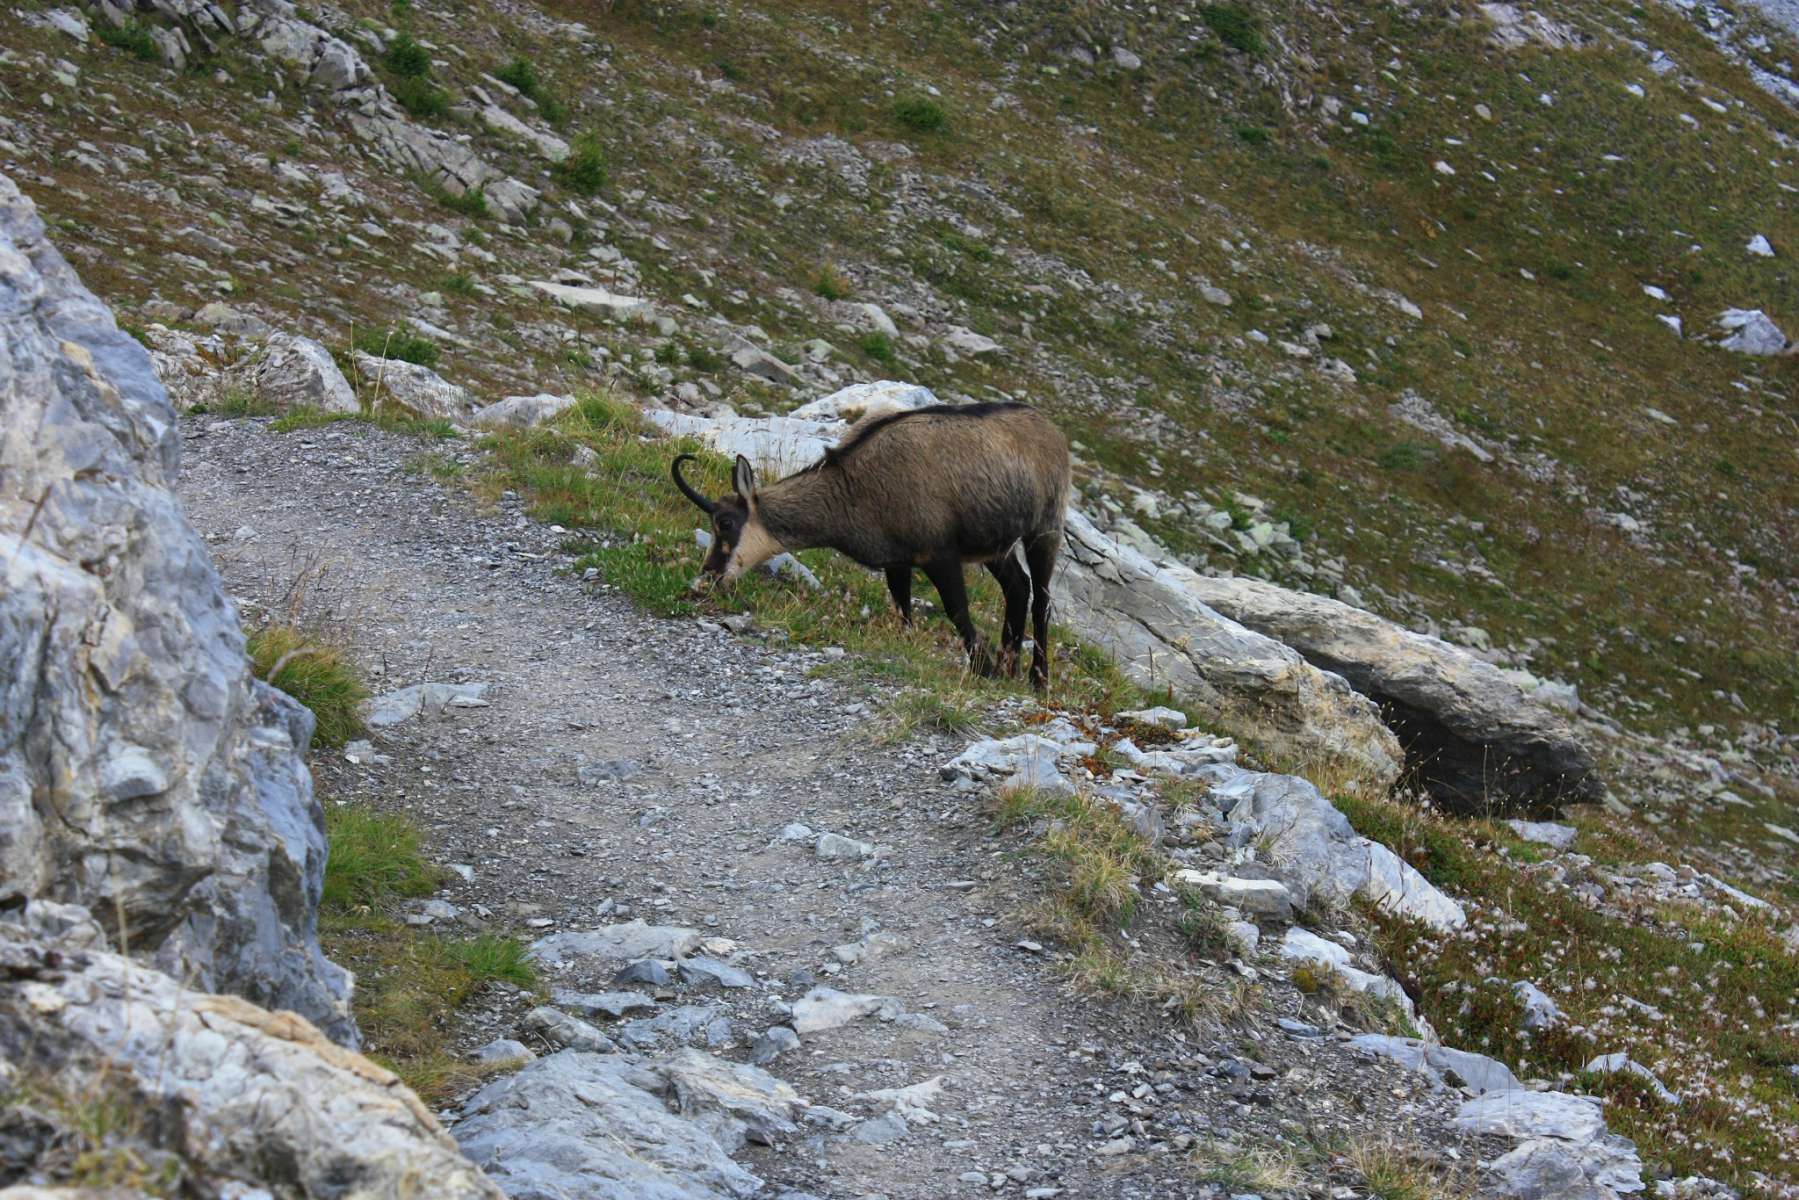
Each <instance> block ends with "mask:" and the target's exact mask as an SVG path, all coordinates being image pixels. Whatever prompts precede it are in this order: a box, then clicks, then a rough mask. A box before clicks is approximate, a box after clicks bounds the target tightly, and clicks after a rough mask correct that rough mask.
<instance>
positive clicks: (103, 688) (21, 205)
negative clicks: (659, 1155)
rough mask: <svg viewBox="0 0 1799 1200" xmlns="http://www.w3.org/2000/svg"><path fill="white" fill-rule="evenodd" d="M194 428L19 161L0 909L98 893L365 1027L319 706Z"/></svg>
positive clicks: (168, 951)
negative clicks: (247, 653)
mask: <svg viewBox="0 0 1799 1200" xmlns="http://www.w3.org/2000/svg"><path fill="white" fill-rule="evenodd" d="M180 445H181V443H180V436H179V432H178V430H177V428H176V424H175V414H174V410H173V409H172V408H171V407H170V404H169V400H168V396H167V395H166V394H165V393H164V391H163V388H162V385H161V384H160V383H159V382H158V381H157V379H156V375H155V373H154V372H153V371H152V369H151V364H150V359H149V356H148V355H147V354H146V353H145V352H144V349H143V347H142V346H140V345H139V344H138V343H137V342H136V341H134V340H133V339H132V338H130V337H129V336H127V335H126V334H124V333H122V332H120V331H119V329H118V328H117V327H116V325H115V324H114V322H113V319H112V315H111V314H110V313H109V312H107V310H106V307H105V306H104V305H103V304H101V303H100V302H99V301H98V300H97V299H95V298H94V296H93V295H92V294H91V293H90V292H88V291H87V289H86V288H84V287H82V285H81V283H80V281H79V280H78V279H77V278H76V277H75V273H74V271H73V270H72V269H71V268H70V267H69V265H68V263H66V262H65V261H64V260H63V258H62V256H61V255H60V254H58V253H57V252H56V250H55V248H53V247H52V246H51V245H50V244H49V243H48V241H46V240H45V237H44V228H43V224H42V223H41V222H40V221H39V220H38V218H37V214H36V210H35V209H34V208H33V206H32V204H31V202H30V201H29V200H27V199H26V198H25V197H23V196H22V195H21V194H20V193H19V191H18V189H17V188H16V187H15V186H14V185H13V183H12V181H11V180H10V179H7V178H5V177H4V176H0V571H4V584H3V585H0V661H4V662H6V663H7V664H9V667H8V670H7V672H6V673H5V675H4V676H3V677H0V906H9V905H11V904H14V903H17V902H18V901H20V900H25V899H30V898H37V897H42V898H47V899H52V900H57V901H64V902H70V903H76V904H82V905H85V906H87V907H88V908H90V909H92V910H93V911H94V912H97V913H100V914H102V915H103V919H104V920H105V921H106V922H107V924H108V927H109V928H108V932H109V933H110V934H111V935H112V936H114V937H115V938H124V939H128V940H129V945H130V949H131V952H132V954H133V955H135V956H138V957H139V958H140V960H143V961H147V962H149V963H151V964H153V965H156V966H158V967H163V968H166V969H167V970H169V971H170V972H171V973H173V974H177V975H179V976H180V977H181V978H183V979H186V980H189V981H191V982H192V983H193V984H194V985H195V986H197V987H199V988H202V989H204V990H207V991H219V992H232V993H235V994H237V995H240V996H244V997H247V998H249V999H251V1000H254V1001H256V1002H258V1003H260V1004H265V1005H267V1006H269V1007H271V1008H287V1009H292V1010H294V1011H296V1012H298V1013H300V1014H301V1015H303V1016H305V1017H307V1018H308V1019H310V1020H312V1021H314V1022H315V1023H316V1024H318V1025H319V1026H320V1027H321V1028H323V1029H324V1030H325V1031H326V1032H327V1033H329V1034H330V1035H331V1036H332V1037H334V1038H337V1039H338V1040H340V1041H343V1042H345V1043H349V1044H354V1042H355V1041H356V1037H357V1035H356V1029H355V1025H354V1023H353V1022H352V1020H351V1018H350V1016H349V1012H348V995H349V978H348V976H347V975H346V974H345V972H343V971H342V970H340V969H339V968H337V967H336V966H334V965H332V964H331V963H330V962H328V961H326V959H325V957H324V955H323V954H322V953H321V952H320V950H319V947H318V939H317V930H316V918H315V914H316V910H317V906H318V898H319V892H320V888H321V887H322V885H323V879H324V868H325V835H324V823H323V816H322V813H321V812H320V810H319V806H318V803H317V802H316V801H315V800H314V798H313V795H312V781H311V777H310V776H309V775H308V774H307V771H306V767H305V764H304V762H303V761H302V757H301V756H302V755H303V753H304V752H305V749H306V746H307V743H308V741H309V740H310V738H311V735H312V717H311V714H309V713H308V712H307V711H306V710H305V709H303V708H301V707H300V706H299V705H298V704H296V703H294V702H293V701H292V700H290V699H288V698H287V697H286V696H284V695H282V694H281V693H279V692H277V691H275V690H274V689H272V688H270V687H267V686H266V685H264V684H262V683H260V682H258V681H257V680H256V679H254V678H253V677H252V675H251V672H250V667H249V664H248V662H247V661H246V659H245V657H244V640H243V633H242V630H241V628H240V626H239V622H238V616H237V613H236V611H235V610H234V609H233V607H232V605H231V602H230V601H229V600H228V599H227V598H226V595H225V593H224V590H223V588H222V587H221V585H220V582H219V578H218V576H217V574H216V573H215V571H214V569H213V566H212V563H211V561H210V560H209V559H208V557H207V554H206V548H205V545H204V544H203V543H202V542H201V540H200V537H199V535H198V534H196V533H195V532H194V530H193V528H192V527H191V526H189V525H188V523H187V520H186V518H185V517H184V516H183V515H182V512H181V508H180V505H179V504H178V502H177V501H176V499H175V496H174V493H173V491H172V485H173V483H174V479H175V476H176V473H177V470H178V468H179V465H180Z"/></svg>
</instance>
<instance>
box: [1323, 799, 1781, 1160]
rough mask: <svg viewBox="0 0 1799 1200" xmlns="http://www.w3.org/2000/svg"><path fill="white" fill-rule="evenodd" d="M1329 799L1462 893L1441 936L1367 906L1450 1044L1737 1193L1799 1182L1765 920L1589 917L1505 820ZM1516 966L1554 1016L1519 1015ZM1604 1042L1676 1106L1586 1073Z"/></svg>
mask: <svg viewBox="0 0 1799 1200" xmlns="http://www.w3.org/2000/svg"><path fill="white" fill-rule="evenodd" d="M1338 806H1339V807H1340V808H1342V809H1343V811H1344V813H1345V814H1346V815H1347V816H1348V817H1349V818H1350V821H1351V823H1352V824H1353V825H1355V827H1356V829H1357V831H1358V832H1361V833H1363V834H1365V835H1367V836H1369V837H1371V838H1373V839H1375V840H1376V841H1379V842H1381V843H1382V844H1384V845H1387V846H1389V847H1390V848H1391V849H1392V850H1393V851H1394V852H1395V853H1397V854H1399V855H1400V856H1401V857H1403V858H1405V859H1406V860H1407V861H1408V862H1410V863H1412V865H1414V866H1415V867H1417V868H1418V869H1419V871H1421V872H1422V873H1423V874H1424V875H1425V876H1426V877H1427V878H1429V879H1430V880H1431V881H1432V882H1433V883H1437V884H1439V885H1440V886H1443V887H1446V888H1450V889H1453V890H1454V891H1455V892H1456V893H1457V894H1458V895H1460V896H1461V897H1462V898H1463V899H1464V900H1465V901H1468V902H1470V903H1471V905H1472V911H1471V912H1470V920H1469V923H1468V926H1467V927H1466V928H1465V929H1462V930H1458V931H1455V932H1453V933H1449V934H1440V933H1437V932H1435V931H1433V930H1431V929H1429V928H1427V927H1425V926H1423V925H1420V924H1417V923H1415V922H1411V921H1407V920H1403V919H1400V918H1397V917H1394V916H1392V915H1390V914H1386V913H1383V912H1379V911H1371V912H1370V913H1369V918H1370V920H1371V921H1373V923H1374V926H1375V929H1376V931H1377V938H1376V940H1377V942H1378V944H1379V945H1380V947H1381V948H1382V950H1383V951H1384V952H1385V953H1386V954H1387V955H1388V956H1389V958H1390V960H1391V962H1392V964H1393V967H1394V970H1395V973H1396V974H1397V976H1398V978H1399V980H1400V982H1401V983H1403V984H1404V985H1405V988H1406V991H1407V992H1408V993H1410V994H1411V995H1412V997H1413V998H1414V999H1415V1000H1416V1001H1417V1005H1418V1010H1419V1012H1420V1014H1421V1015H1423V1016H1424V1017H1426V1018H1427V1019H1429V1020H1430V1022H1431V1023H1432V1024H1433V1025H1434V1026H1436V1028H1437V1030H1438V1032H1439V1033H1441V1034H1442V1036H1443V1040H1444V1041H1445V1042H1446V1043H1448V1044H1450V1045H1455V1046H1459V1047H1462V1048H1464V1049H1468V1050H1478V1051H1480V1052H1481V1053H1484V1054H1490V1055H1492V1056H1493V1057H1495V1058H1498V1059H1500V1060H1501V1061H1503V1062H1505V1063H1507V1064H1508V1065H1510V1066H1512V1067H1513V1068H1514V1069H1515V1070H1519V1071H1520V1072H1521V1073H1523V1074H1526V1075H1540V1076H1544V1077H1546V1078H1549V1079H1551V1080H1554V1081H1556V1082H1558V1083H1559V1084H1561V1085H1563V1086H1567V1087H1570V1088H1573V1089H1574V1090H1583V1091H1589V1092H1592V1093H1593V1094H1595V1095H1599V1096H1601V1097H1603V1099H1604V1100H1605V1105H1606V1119H1607V1121H1608V1122H1609V1123H1610V1124H1611V1126H1612V1128H1613V1129H1614V1130H1616V1131H1617V1132H1619V1133H1622V1134H1624V1135H1625V1136H1627V1137H1630V1138H1632V1139H1634V1140H1635V1141H1636V1142H1637V1145H1638V1147H1639V1149H1640V1150H1641V1152H1642V1154H1643V1158H1644V1160H1645V1161H1646V1162H1649V1163H1652V1164H1656V1165H1658V1166H1660V1167H1665V1168H1666V1169H1667V1170H1669V1171H1671V1172H1672V1173H1673V1174H1674V1175H1677V1176H1680V1175H1688V1174H1702V1175H1709V1176H1711V1177H1712V1178H1715V1179H1721V1180H1725V1181H1727V1182H1729V1183H1731V1184H1733V1185H1735V1186H1738V1187H1742V1188H1744V1189H1746V1190H1747V1191H1749V1192H1754V1191H1755V1183H1754V1180H1755V1176H1756V1174H1757V1173H1758V1172H1759V1173H1763V1174H1765V1175H1766V1176H1767V1177H1769V1178H1771V1179H1774V1180H1779V1181H1783V1182H1784V1183H1786V1184H1788V1185H1791V1184H1793V1183H1795V1182H1799V1169H1796V1168H1795V1165H1794V1164H1793V1162H1792V1159H1791V1149H1792V1147H1793V1146H1794V1145H1799V1081H1796V1076H1795V1074H1794V1072H1793V1070H1792V1068H1793V1066H1794V1065H1795V1064H1799V953H1796V952H1795V951H1794V949H1793V948H1792V947H1791V946H1790V945H1788V944H1787V943H1786V942H1785V941H1783V940H1782V938H1781V936H1780V931H1779V928H1780V927H1779V918H1777V917H1774V916H1769V915H1760V914H1758V913H1757V912H1756V911H1749V912H1747V913H1746V914H1745V915H1743V916H1740V917H1737V918H1735V919H1731V918H1729V917H1726V916H1725V915H1723V914H1722V913H1721V911H1720V910H1718V909H1715V908H1701V907H1699V906H1696V905H1695V906H1691V907H1686V906H1676V907H1665V906H1663V907H1652V906H1651V907H1645V906H1640V905H1639V906H1635V907H1632V908H1626V909H1625V910H1623V915H1613V914H1608V913H1601V912H1598V911H1595V909H1594V908H1593V907H1591V906H1590V905H1589V903H1588V902H1586V901H1585V900H1583V899H1582V897H1581V896H1580V895H1578V894H1577V893H1576V892H1575V891H1574V890H1572V889H1573V888H1575V887H1577V886H1578V885H1579V884H1580V882H1581V877H1580V868H1575V873H1574V874H1573V875H1571V876H1567V877H1565V878H1563V879H1561V880H1560V882H1558V880H1557V878H1556V877H1555V876H1551V875H1547V874H1544V873H1543V872H1544V871H1546V870H1548V869H1549V868H1533V867H1532V866H1531V864H1530V862H1529V859H1530V858H1533V857H1535V853H1534V852H1533V851H1531V850H1530V849H1529V848H1527V847H1524V846H1523V845H1522V844H1521V843H1518V842H1517V840H1516V839H1515V838H1513V837H1512V836H1511V835H1510V833H1509V831H1508V830H1506V829H1505V827H1504V826H1503V825H1499V824H1497V823H1493V822H1486V821H1472V822H1459V821H1457V822H1452V821H1448V820H1445V819H1443V818H1440V817H1436V816H1432V815H1428V814H1425V813H1421V812H1419V811H1418V810H1416V809H1415V808H1412V807H1410V806H1407V805H1404V804H1401V803H1398V802H1395V801H1387V800H1383V801H1365V800H1364V801H1341V800H1340V801H1338ZM1583 836H1584V835H1583ZM1617 849H1618V850H1619V851H1620V852H1621V851H1622V850H1624V849H1625V847H1618V848H1617ZM1612 897H1613V902H1614V903H1618V902H1620V897H1619V895H1618V893H1617V892H1616V891H1614V892H1613V893H1612ZM1519 980H1525V981H1529V982H1531V983H1533V984H1535V985H1536V986H1538V987H1539V988H1541V989H1542V990H1543V991H1545V992H1546V993H1548V994H1549V996H1550V997H1551V998H1552V999H1553V1000H1554V1001H1555V1002H1556V1004H1557V1005H1558V1006H1560V1008H1561V1010H1562V1012H1563V1014H1564V1019H1563V1021H1562V1022H1561V1023H1560V1024H1559V1025H1558V1026H1556V1027H1555V1028H1553V1029H1548V1030H1542V1031H1539V1032H1536V1033H1531V1032H1527V1031H1526V1030H1525V1029H1524V1027H1523V1009H1522V1004H1521V1002H1520V1001H1519V999H1518V997H1517V996H1516V994H1515V993H1514V992H1513V990H1512V986H1511V985H1512V983H1513V982H1515V981H1519ZM1614 1051H1624V1052H1626V1053H1628V1054H1629V1055H1630V1057H1631V1058H1632V1059H1634V1060H1635V1061H1637V1062H1639V1063H1642V1064H1643V1065H1645V1066H1647V1067H1648V1068H1649V1069H1651V1070H1652V1071H1654V1072H1655V1073H1656V1075H1657V1076H1658V1077H1659V1078H1660V1079H1661V1081H1662V1082H1663V1083H1664V1084H1666V1085H1667V1086H1668V1087H1669V1088H1670V1089H1672V1090H1673V1091H1675V1092H1677V1093H1679V1094H1680V1096H1681V1102H1680V1104H1679V1105H1667V1104H1664V1103H1663V1102H1661V1101H1660V1100H1658V1099H1657V1098H1656V1097H1655V1095H1654V1094H1653V1092H1652V1091H1651V1090H1650V1089H1648V1088H1646V1087H1644V1086H1643V1083H1642V1081H1641V1080H1638V1079H1636V1078H1635V1077H1633V1076H1630V1075H1627V1074H1614V1075H1607V1076H1597V1075H1593V1076H1589V1075H1585V1074H1583V1072H1584V1069H1585V1066H1586V1064H1587V1063H1588V1062H1589V1061H1590V1060H1591V1059H1593V1058H1594V1057H1595V1056H1597V1055H1600V1054H1609V1053H1612V1052H1614Z"/></svg>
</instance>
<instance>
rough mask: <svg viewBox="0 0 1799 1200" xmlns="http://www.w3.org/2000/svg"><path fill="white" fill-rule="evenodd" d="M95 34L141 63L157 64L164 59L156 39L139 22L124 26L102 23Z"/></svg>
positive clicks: (126, 23)
mask: <svg viewBox="0 0 1799 1200" xmlns="http://www.w3.org/2000/svg"><path fill="white" fill-rule="evenodd" d="M94 34H95V36H96V37H98V38H99V39H100V40H101V41H102V42H105V43H106V44H107V45H108V46H111V47H112V48H113V49H115V50H124V51H126V52H128V53H129V54H130V55H131V56H132V57H133V58H135V59H137V60H139V61H140V62H156V61H157V60H158V59H160V58H161V57H162V53H161V52H160V51H159V50H157V48H156V39H155V38H153V37H151V36H150V30H149V29H148V28H146V27H145V26H144V25H143V24H141V23H140V22H138V21H127V22H125V23H124V24H123V25H108V24H105V23H104V22H101V23H98V24H96V25H95V26H94Z"/></svg>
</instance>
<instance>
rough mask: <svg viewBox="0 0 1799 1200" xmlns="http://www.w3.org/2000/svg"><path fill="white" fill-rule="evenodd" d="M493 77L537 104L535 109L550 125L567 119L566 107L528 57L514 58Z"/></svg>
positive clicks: (559, 123) (558, 123)
mask: <svg viewBox="0 0 1799 1200" xmlns="http://www.w3.org/2000/svg"><path fill="white" fill-rule="evenodd" d="M493 75H494V78H495V79H498V80H499V81H500V82H501V83H504V84H507V85H509V86H511V87H513V88H516V89H517V90H518V93H519V95H521V96H524V97H526V98H527V99H529V100H530V101H531V102H532V103H533V104H535V105H537V111H538V112H539V113H541V114H542V115H543V119H544V120H546V121H548V122H549V123H550V124H552V125H561V124H562V123H563V122H564V121H565V120H567V119H568V109H566V108H565V107H563V104H562V101H561V100H559V99H558V98H557V97H556V94H555V93H554V92H552V91H551V90H550V87H549V83H548V81H547V80H545V79H544V78H543V76H541V75H539V74H538V73H537V65H536V64H535V63H533V62H532V61H531V60H530V59H528V58H515V59H513V60H512V61H511V62H509V63H507V64H506V65H505V66H503V67H501V68H500V69H499V70H497V71H495V72H494V73H493Z"/></svg>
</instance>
